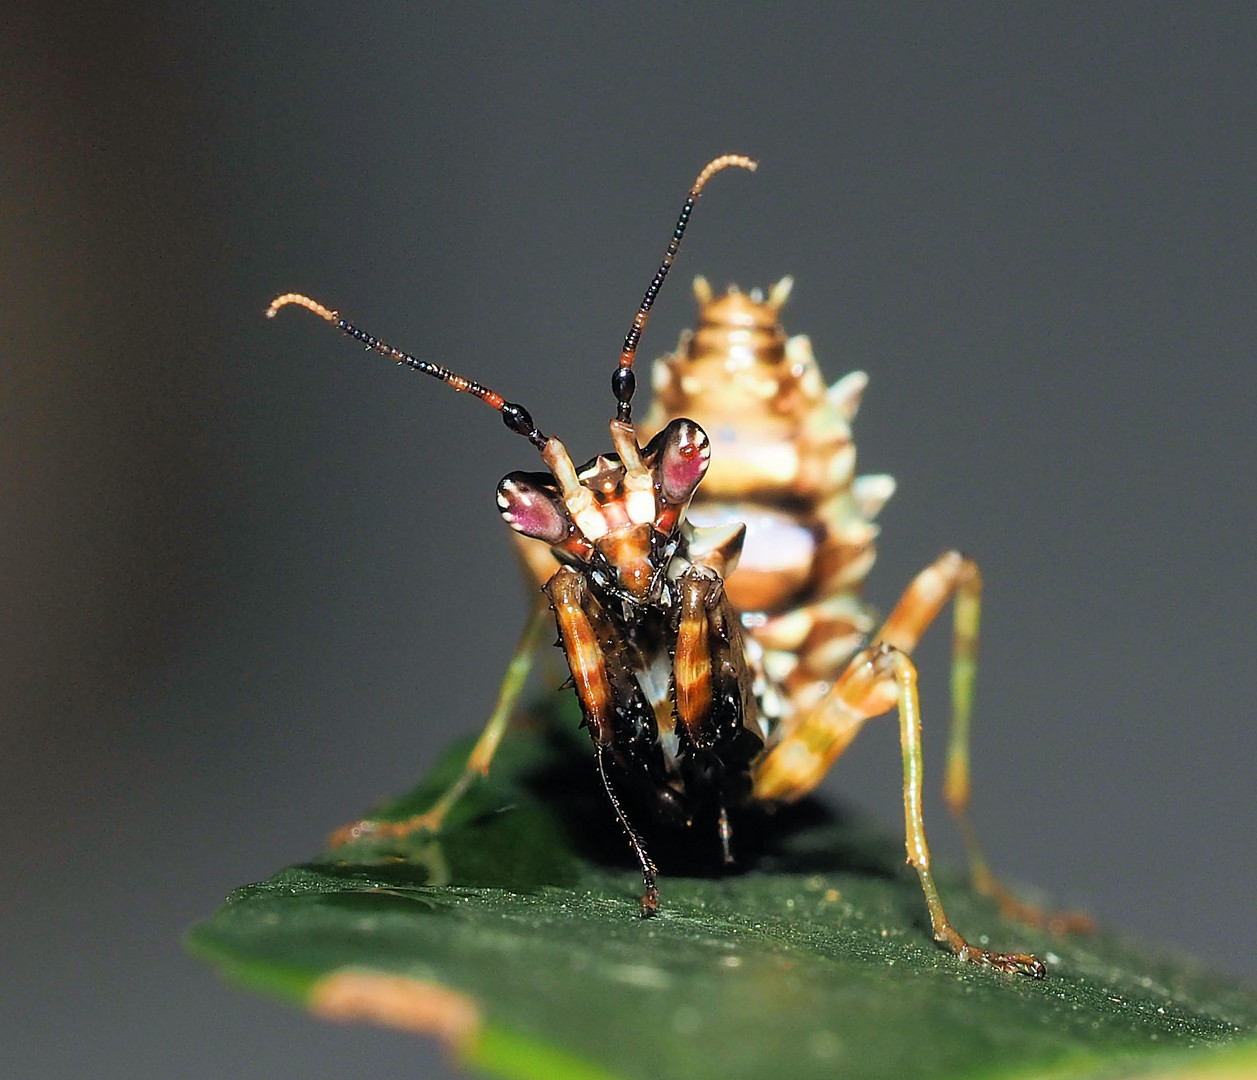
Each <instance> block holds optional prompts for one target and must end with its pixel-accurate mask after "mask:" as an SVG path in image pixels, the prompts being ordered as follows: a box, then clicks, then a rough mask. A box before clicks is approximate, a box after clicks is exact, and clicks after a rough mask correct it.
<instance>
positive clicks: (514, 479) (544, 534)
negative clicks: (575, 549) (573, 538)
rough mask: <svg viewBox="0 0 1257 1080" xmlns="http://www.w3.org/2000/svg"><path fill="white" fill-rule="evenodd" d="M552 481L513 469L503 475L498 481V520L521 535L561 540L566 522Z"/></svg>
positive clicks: (554, 541) (548, 540)
mask: <svg viewBox="0 0 1257 1080" xmlns="http://www.w3.org/2000/svg"><path fill="white" fill-rule="evenodd" d="M543 477H544V480H543ZM545 481H549V483H546V482H545ZM553 483H554V482H553V481H552V480H550V478H549V476H546V475H545V474H542V473H524V472H513V473H511V474H510V475H508V476H505V477H503V478H502V482H501V483H500V484H498V512H499V513H500V514H501V515H502V519H503V520H504V521H505V522H506V523H507V524H508V525H509V526H510V527H511V528H512V529H514V530H515V531H516V532H518V533H523V534H524V535H525V536H531V537H533V539H535V540H544V541H545V542H546V543H547V544H558V543H561V542H562V541H563V540H565V539H566V538H567V534H568V530H569V525H568V520H567V514H566V513H565V512H564V510H563V505H562V503H561V502H560V501H559V496H558V492H556V491H555V490H554V488H553Z"/></svg>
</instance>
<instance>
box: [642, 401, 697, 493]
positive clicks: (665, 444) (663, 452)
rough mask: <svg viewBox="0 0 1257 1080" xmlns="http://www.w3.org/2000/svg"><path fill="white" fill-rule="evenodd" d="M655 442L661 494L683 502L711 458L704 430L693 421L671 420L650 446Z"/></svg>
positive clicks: (695, 486)
mask: <svg viewBox="0 0 1257 1080" xmlns="http://www.w3.org/2000/svg"><path fill="white" fill-rule="evenodd" d="M656 443H657V444H659V445H658V455H659V456H658V457H657V458H656V460H655V463H654V468H655V478H656V480H657V481H658V483H659V490H660V493H661V494H662V495H663V497H664V498H665V499H666V500H667V501H668V502H670V503H673V504H674V505H675V504H678V503H683V502H686V501H687V500H688V499H689V497H690V496H691V495H693V494H694V489H695V488H697V487H698V484H699V481H700V480H702V478H703V474H704V473H706V472H707V463H708V461H709V460H710V459H711V443H710V442H709V441H708V438H707V432H705V431H704V430H703V429H702V428H701V427H699V426H698V425H697V424H696V423H694V421H693V420H684V419H681V420H673V421H672V423H670V424H669V425H668V426H667V427H666V428H664V429H663V431H661V432H660V433H659V434H658V435H656V436H655V438H654V439H652V440H651V448H653V447H654V446H655V444H656ZM648 449H649V448H648Z"/></svg>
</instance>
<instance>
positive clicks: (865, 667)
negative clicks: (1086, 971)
mask: <svg viewBox="0 0 1257 1080" xmlns="http://www.w3.org/2000/svg"><path fill="white" fill-rule="evenodd" d="M896 706H897V707H898V711H899V739H900V745H901V747H902V752H903V808H904V836H905V843H906V845H907V850H908V862H909V863H911V864H912V867H913V868H914V869H915V870H916V872H917V876H918V877H919V878H920V880H921V888H922V891H923V892H924V893H925V901H926V904H927V905H928V907H929V911H930V923H931V925H932V927H933V931H934V939H935V940H936V941H937V942H939V944H941V945H944V946H946V947H947V948H949V949H951V951H952V952H954V953H955V954H956V955H957V956H959V957H960V958H961V959H962V960H968V961H971V962H973V963H977V964H983V965H986V966H988V967H994V968H998V969H999V970H1001V971H1007V972H1021V973H1023V974H1028V975H1033V976H1035V977H1040V976H1042V975H1043V974H1044V969H1043V965H1042V964H1041V963H1040V962H1039V961H1038V960H1037V959H1035V957H1033V956H1028V955H1025V954H1023V953H997V952H987V951H986V950H984V949H979V948H976V947H974V946H972V945H970V944H969V943H968V942H967V941H966V940H965V939H964V938H963V937H961V936H960V934H959V933H958V932H957V931H956V929H955V928H954V927H953V926H952V925H951V923H950V922H949V921H948V919H947V915H946V913H945V912H944V910H943V902H942V900H941V899H940V898H939V894H938V886H937V885H936V884H935V882H934V875H933V873H932V872H931V870H930V848H929V844H928V843H927V841H926V838H925V819H924V816H923V812H922V800H921V775H922V761H921V710H920V702H919V700H918V697H917V673H916V668H915V667H914V666H913V664H912V661H911V660H910V659H909V658H908V655H907V653H905V652H902V651H901V650H899V649H898V648H896V647H895V646H893V645H891V644H889V643H888V642H880V643H878V644H875V645H871V646H869V647H868V648H866V649H864V650H862V651H861V652H860V653H859V654H857V655H856V657H855V658H854V659H853V660H852V661H851V663H850V664H849V665H848V666H847V668H846V670H845V671H844V672H843V673H842V675H841V676H839V678H838V680H837V682H835V683H834V685H833V687H832V688H831V689H830V691H829V693H828V694H827V695H826V696H825V698H824V699H823V700H822V701H820V702H819V703H818V704H817V705H816V706H814V707H813V708H812V709H811V710H809V711H808V712H807V713H806V714H805V715H804V716H803V717H802V718H801V720H800V722H799V723H798V724H797V725H796V726H795V729H794V730H793V731H792V732H791V733H790V734H789V735H788V736H787V737H786V738H785V739H784V740H783V741H782V742H780V743H778V744H777V746H775V747H774V748H773V749H772V750H771V751H770V752H769V753H768V754H767V755H765V757H764V758H763V759H762V760H761V762H760V763H759V764H758V766H757V767H756V770H755V775H754V782H755V794H756V795H757V796H759V797H761V798H784V799H790V798H797V797H799V796H800V795H803V794H805V793H806V792H807V791H809V790H811V787H814V786H815V784H816V782H817V781H818V778H819V776H823V775H824V771H825V768H826V762H827V761H830V760H832V758H833V757H834V756H836V755H837V753H841V751H842V749H845V747H846V746H847V745H848V744H849V743H850V742H851V740H852V739H853V738H854V737H855V735H856V734H857V733H858V732H859V730H860V728H861V726H862V725H863V724H864V722H865V721H866V720H868V719H870V718H871V717H874V716H880V715H882V714H883V713H886V712H888V711H889V710H890V709H892V708H895V707H896ZM835 747H837V749H836V750H835ZM807 785H810V786H807Z"/></svg>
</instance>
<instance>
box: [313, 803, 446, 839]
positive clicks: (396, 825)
mask: <svg viewBox="0 0 1257 1080" xmlns="http://www.w3.org/2000/svg"><path fill="white" fill-rule="evenodd" d="M441 817H442V815H439V814H436V813H434V812H432V811H429V812H428V813H426V814H416V815H415V816H414V817H412V818H407V819H406V820H405V821H372V820H371V819H370V818H363V819H362V820H361V821H352V822H350V823H349V824H348V825H342V826H341V827H340V828H339V829H337V830H336V831H335V832H334V833H332V835H331V836H329V837H328V838H327V843H328V846H329V847H341V846H342V845H343V844H352V843H353V842H354V841H355V840H365V839H367V838H368V837H369V838H372V839H380V840H401V839H403V838H404V837H407V836H411V835H412V834H414V833H417V832H430V833H435V832H440V830H441Z"/></svg>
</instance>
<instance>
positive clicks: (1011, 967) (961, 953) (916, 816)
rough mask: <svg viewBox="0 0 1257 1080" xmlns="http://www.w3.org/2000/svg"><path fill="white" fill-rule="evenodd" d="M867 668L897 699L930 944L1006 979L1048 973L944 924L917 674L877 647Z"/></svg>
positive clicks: (908, 830)
mask: <svg viewBox="0 0 1257 1080" xmlns="http://www.w3.org/2000/svg"><path fill="white" fill-rule="evenodd" d="M866 663H868V664H869V666H870V667H871V668H873V669H874V670H877V669H878V668H881V669H882V670H883V671H884V670H886V668H887V666H888V667H889V669H890V671H891V673H892V674H893V676H894V680H895V686H896V688H897V689H898V698H899V742H900V746H901V748H902V752H903V810H904V827H905V834H906V837H907V846H908V862H910V863H911V864H912V866H913V869H915V870H916V872H917V877H919V878H920V879H921V888H922V890H924V892H925V902H926V904H928V905H929V909H930V922H931V924H932V926H933V929H934V940H935V941H937V942H939V944H941V945H945V946H947V948H949V949H951V951H952V952H954V953H955V954H956V955H957V956H958V957H960V959H962V960H969V961H972V962H974V963H977V964H982V965H984V966H987V967H994V968H997V969H999V970H1000V971H1005V972H1008V973H1009V974H1023V975H1032V976H1033V977H1034V978H1036V979H1041V978H1043V976H1044V975H1046V974H1047V971H1046V969H1045V968H1044V966H1043V963H1042V961H1040V960H1039V959H1037V958H1036V957H1034V956H1030V955H1028V954H1026V953H997V952H988V951H987V950H985V949H978V948H975V947H974V946H972V945H970V944H969V943H968V942H967V941H965V939H964V938H963V937H961V936H960V934H959V933H958V932H957V931H956V929H955V928H954V927H953V926H952V925H951V923H950V922H949V921H948V919H947V914H946V912H944V911H943V902H942V900H941V899H940V898H939V895H938V887H937V886H936V885H935V883H934V875H933V874H931V873H930V848H929V845H928V843H927V842H926V839H925V819H924V817H923V816H922V811H921V806H922V804H921V773H922V762H921V706H920V701H919V700H918V697H917V669H916V667H915V666H914V665H913V663H912V661H911V660H909V659H908V656H907V654H906V653H902V652H900V651H899V650H898V649H896V648H894V647H893V646H891V645H880V646H875V647H874V650H873V654H872V656H871V658H870V659H869V660H868V661H866Z"/></svg>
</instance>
